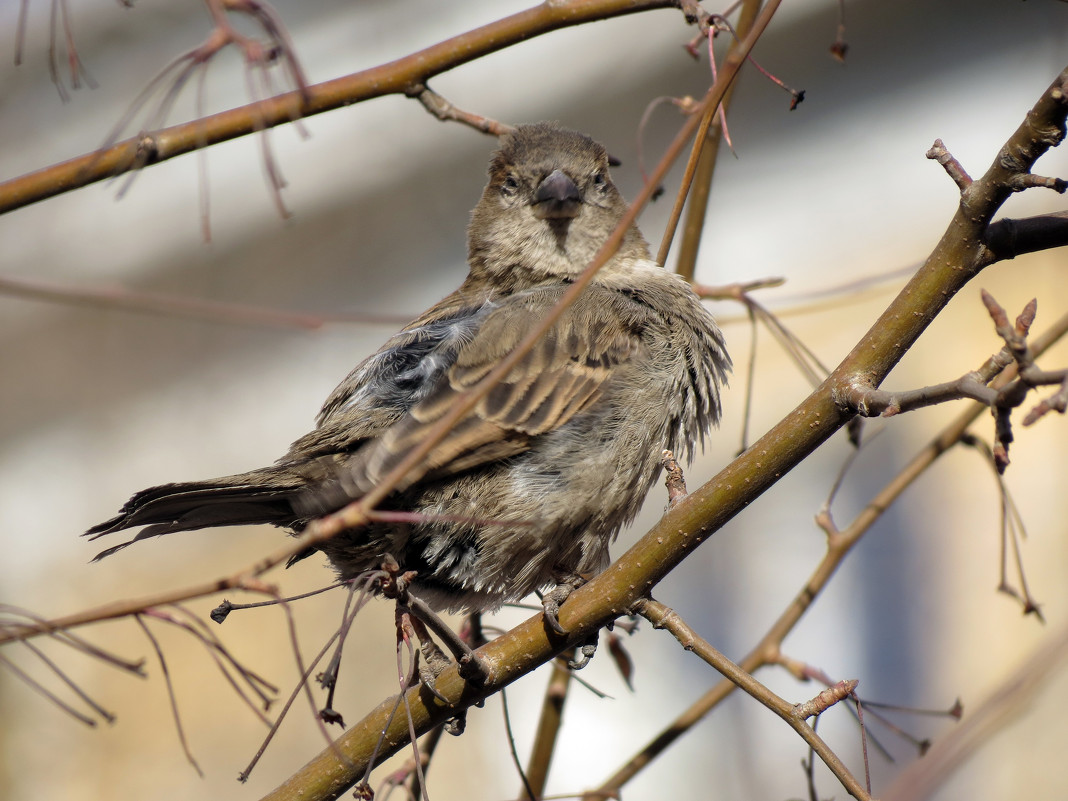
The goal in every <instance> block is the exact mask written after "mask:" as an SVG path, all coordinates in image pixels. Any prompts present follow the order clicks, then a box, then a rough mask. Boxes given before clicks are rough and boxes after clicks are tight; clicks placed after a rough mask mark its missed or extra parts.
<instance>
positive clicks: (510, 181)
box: [501, 175, 519, 196]
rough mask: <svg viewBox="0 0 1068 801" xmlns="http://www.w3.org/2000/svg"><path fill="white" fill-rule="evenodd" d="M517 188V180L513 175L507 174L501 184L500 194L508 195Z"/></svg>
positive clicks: (513, 192) (512, 193)
mask: <svg viewBox="0 0 1068 801" xmlns="http://www.w3.org/2000/svg"><path fill="white" fill-rule="evenodd" d="M518 189H519V181H517V180H516V179H515V176H514V175H509V176H508V177H506V178H505V179H504V182H503V183H502V184H501V194H502V195H508V196H511V195H514V194H515V193H516V190H518Z"/></svg>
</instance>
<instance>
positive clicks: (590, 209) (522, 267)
mask: <svg viewBox="0 0 1068 801" xmlns="http://www.w3.org/2000/svg"><path fill="white" fill-rule="evenodd" d="M626 208H627V206H626V201H624V200H623V197H622V196H621V195H620V194H619V190H618V189H616V187H615V185H614V184H613V183H612V179H611V176H610V175H609V172H608V153H607V152H606V151H605V149H604V148H603V147H602V146H601V145H599V144H598V143H597V142H595V141H593V140H592V139H590V138H589V137H588V136H585V135H583V134H580V133H577V132H575V131H569V130H567V129H565V128H561V127H560V126H559V125H557V124H556V123H548V122H539V123H534V124H531V125H520V126H518V127H517V128H515V129H514V130H513V131H512V132H511V133H509V134H506V135H505V136H503V137H502V138H501V145H500V148H499V149H498V150H497V152H496V153H494V154H493V158H492V159H491V160H490V166H489V183H487V184H486V188H485V190H484V191H483V192H482V199H481V200H480V201H479V203H478V205H477V206H476V207H475V210H474V211H473V212H472V215H471V225H470V227H469V228H468V259H469V261H470V264H471V277H472V278H476V279H491V280H493V281H494V282H495V283H497V284H498V285H501V284H503V285H511V286H513V287H514V288H517V289H518V288H523V287H524V286H530V285H535V284H540V283H544V282H546V281H552V280H560V279H567V278H573V277H575V276H577V275H578V274H579V273H581V272H582V271H583V270H584V269H585V268H586V265H587V264H589V262H590V260H591V259H592V258H593V256H594V254H595V253H596V252H597V250H598V249H599V248H600V247H601V245H602V244H603V243H604V241H605V239H606V238H607V237H608V235H609V234H610V233H611V232H612V229H613V228H615V226H616V224H617V223H618V222H619V220H620V218H621V217H622V216H623V214H624V212H625V211H626ZM627 258H630V259H633V258H648V248H647V246H646V244H645V241H644V240H643V239H642V237H641V234H640V233H638V230H637V228H634V227H633V226H632V227H631V229H630V230H629V231H628V232H627V235H626V237H625V239H624V242H623V245H622V247H621V248H620V251H619V254H618V255H617V257H616V259H617V260H618V259H627ZM608 269H610V266H609V268H608Z"/></svg>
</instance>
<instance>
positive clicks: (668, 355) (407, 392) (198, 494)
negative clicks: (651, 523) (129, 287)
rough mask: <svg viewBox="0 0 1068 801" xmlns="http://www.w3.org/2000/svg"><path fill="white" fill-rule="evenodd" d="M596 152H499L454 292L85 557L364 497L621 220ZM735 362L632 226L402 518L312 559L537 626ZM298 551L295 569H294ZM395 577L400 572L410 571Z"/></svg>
mask: <svg viewBox="0 0 1068 801" xmlns="http://www.w3.org/2000/svg"><path fill="white" fill-rule="evenodd" d="M608 167H609V158H608V154H607V152H606V151H605V148H604V147H602V146H601V145H599V144H598V143H597V142H595V141H593V140H592V139H591V138H589V137H588V136H585V135H583V134H581V133H577V132H575V131H570V130H567V129H565V128H562V127H560V126H559V125H558V124H556V123H546V122H540V123H534V124H529V125H520V126H518V127H516V128H514V129H513V130H512V131H511V132H510V133H508V134H506V135H504V136H503V137H502V138H501V140H500V143H499V149H498V150H497V151H496V152H495V153H494V154H493V156H492V159H491V161H490V165H489V181H488V183H487V184H486V187H485V190H484V191H483V193H482V197H481V199H480V200H479V202H478V205H477V206H476V207H475V209H474V211H473V212H472V215H471V222H470V225H469V227H468V263H469V268H470V269H469V273H468V275H467V278H466V280H465V281H464V282H463V284H462V285H461V286H460V287H459V289H457V290H456V291H455V292H453V293H452V294H451V295H449V296H448V297H446V298H445V299H444V300H442V301H441V302H439V303H437V304H436V305H435V306H433V307H432V308H431V309H429V310H428V311H426V312H425V313H424V314H423V315H422V316H420V317H419V318H418V319H417V320H415V321H414V322H412V323H411V324H409V325H408V326H407V327H405V328H404V329H403V330H402V331H400V333H398V334H396V335H395V336H393V337H392V338H391V339H389V340H388V341H387V342H386V343H385V345H383V346H382V348H381V349H380V350H379V351H378V352H376V353H375V354H373V355H372V356H370V357H368V358H367V359H365V360H364V361H363V362H361V363H360V364H359V365H358V366H357V367H356V368H355V369H354V370H353V371H352V372H351V373H350V374H349V375H348V376H347V377H346V378H345V379H344V380H343V381H342V382H341V384H340V385H338V387H337V388H336V389H335V390H334V391H333V393H332V394H331V395H330V397H328V398H327V400H326V403H325V404H324V406H323V408H322V411H320V412H319V416H318V418H317V425H316V427H315V429H314V430H313V431H311V432H310V433H308V434H306V435H305V436H303V437H301V438H300V439H298V440H297V441H296V442H294V443H293V445H292V446H291V447H290V449H289V451H288V452H287V453H286V454H285V455H284V456H283V457H282V458H281V459H279V460H278V461H277V462H276V463H275V464H273V465H270V466H268V467H262V468H259V469H256V470H252V471H250V472H247V473H241V474H238V475H233V476H225V477H223V478H215V479H210V480H207V481H194V482H188V483H177V484H164V485H162V486H158V487H150V488H149V489H145V490H142V491H141V492H138V493H137V494H136V495H134V496H133V497H132V498H131V499H130V500H129V501H128V502H127V503H126V504H125V506H123V507H122V509H121V510H120V511H119V513H118V515H116V516H115V517H113V518H112V519H110V520H107V521H105V522H103V523H100V524H99V525H97V526H94V527H93V528H91V529H90V530H89V531H87V532H86V535H88V536H90V537H92V538H93V539H95V538H97V537H101V536H104V535H106V534H111V533H113V532H116V531H120V530H123V529H130V528H135V527H139V526H140V527H142V528H141V530H140V532H139V533H138V534H137V535H136V536H135V537H133V539H131V540H129V541H128V542H125V543H122V544H119V545H115V546H113V547H111V548H109V549H107V550H105V551H103V552H102V553H101V554H99V555H98V556H97V557H96V558H97V559H100V558H103V557H104V556H108V555H110V554H112V553H114V552H116V551H118V550H120V549H122V548H124V547H126V546H127V545H129V544H131V543H132V542H135V541H138V540H143V539H146V538H149V537H155V536H159V535H161V534H169V533H171V532H173V531H184V530H192V529H201V528H208V527H215V526H234V525H248V524H257V523H270V524H272V525H275V526H279V527H281V528H284V529H288V530H289V531H291V532H293V533H294V534H296V535H299V533H300V532H301V531H302V530H303V529H304V528H305V526H307V524H308V523H309V521H311V520H313V519H315V518H316V517H318V516H321V515H323V514H326V513H329V512H332V511H335V510H337V509H339V508H341V507H342V506H344V505H345V504H347V503H348V502H350V501H352V500H355V499H358V498H360V497H361V496H362V495H363V494H364V493H366V492H367V491H368V490H369V489H370V488H371V487H373V486H375V485H376V483H378V482H379V481H380V480H381V479H382V478H383V477H384V476H385V475H387V474H388V473H389V472H390V471H391V470H392V469H393V468H394V467H395V466H396V465H397V464H398V463H399V462H400V461H401V460H402V459H403V458H404V457H405V456H406V454H408V453H409V452H410V450H411V449H412V448H413V447H415V446H416V445H417V444H418V443H420V442H421V441H422V440H423V438H424V437H425V436H426V433H427V431H428V430H429V429H430V428H431V427H432V426H433V425H434V423H435V422H436V421H437V420H439V419H440V418H441V417H442V415H444V414H445V413H446V411H447V410H448V409H449V408H450V406H451V405H452V404H453V403H454V401H455V399H456V398H457V396H458V395H460V394H461V393H463V392H464V391H466V390H468V389H469V388H471V387H473V386H474V385H475V384H477V383H478V382H479V381H480V380H481V379H482V378H483V377H484V376H486V374H487V373H489V372H490V371H491V370H492V369H493V368H494V366H495V365H497V364H498V363H499V362H500V361H501V360H502V359H503V358H504V357H505V356H507V355H508V354H509V353H510V352H511V351H512V350H513V349H515V347H516V346H517V344H518V343H519V342H520V341H521V340H522V338H523V337H524V335H525V334H526V333H527V332H528V331H530V330H531V328H532V327H533V326H536V325H537V324H538V323H539V321H540V320H542V319H543V318H544V316H545V315H546V314H547V312H548V311H549V310H550V309H552V308H553V307H554V306H555V305H556V304H557V302H558V301H559V300H560V298H561V296H562V295H563V294H564V292H565V291H566V290H567V288H568V286H569V284H571V283H572V282H573V281H574V280H575V279H576V278H577V277H578V276H579V274H580V273H582V272H583V270H585V268H586V267H587V265H588V264H589V263H590V261H591V260H592V259H593V257H594V254H595V253H596V252H597V251H598V249H599V248H600V247H601V245H602V244H603V243H604V241H605V239H606V238H607V237H608V235H609V234H610V233H611V231H612V230H613V229H614V228H615V227H616V225H617V223H618V222H619V221H620V219H621V218H622V217H623V214H624V213H625V211H626V208H627V207H626V202H625V201H624V199H623V197H622V196H621V195H620V193H619V191H618V190H617V189H616V187H615V185H614V184H613V183H612V180H611V177H610V175H609V171H608ZM730 367H731V361H730V358H729V356H728V355H727V351H726V348H725V345H724V340H723V336H722V334H721V332H720V330H719V328H717V326H716V323H715V321H714V320H713V318H712V315H711V314H710V313H709V312H708V310H707V309H705V308H704V306H703V305H702V304H701V302H700V300H699V299H698V297H697V296H696V295H695V294H694V292H693V290H692V289H691V288H690V286H689V284H687V283H686V282H685V281H684V280H683V279H681V278H679V277H678V276H676V275H673V274H671V273H669V272H667V271H665V270H664V269H662V268H661V267H660V266H659V265H657V264H656V263H655V262H654V261H652V260H651V258H650V255H649V248H648V245H647V244H646V242H645V240H644V239H643V238H642V235H641V233H640V232H639V231H638V229H637V227H635V226H631V227H630V228H629V229H628V230H627V231H626V234H625V236H624V238H623V241H622V244H621V246H620V247H619V249H618V251H617V252H616V254H615V255H614V256H613V257H612V258H611V259H610V260H609V261H608V262H607V263H606V264H605V265H604V266H603V267H602V268H601V270H600V271H599V272H598V273H597V274H596V276H595V277H594V279H593V282H592V283H591V284H590V285H589V286H588V287H587V288H586V289H585V290H584V291H583V292H582V293H581V294H580V295H579V297H578V299H577V300H576V301H575V302H574V303H573V304H572V305H571V306H570V307H568V308H567V310H566V311H565V312H564V313H563V315H562V316H561V317H560V318H559V319H558V320H557V321H556V323H555V324H553V326H552V327H551V329H550V330H549V331H548V332H547V333H546V334H545V336H543V337H542V338H541V340H540V341H539V343H538V344H537V345H536V346H535V347H534V348H533V349H532V350H531V351H530V352H529V353H527V354H526V355H525V356H523V358H522V359H521V360H520V361H519V362H518V363H517V364H516V365H515V366H514V367H513V368H512V369H511V371H510V372H508V374H507V375H506V376H505V377H504V378H503V379H502V380H501V381H500V382H499V383H497V385H496V386H494V387H493V388H492V389H491V390H490V391H489V393H488V394H487V395H486V396H485V397H483V398H482V400H480V401H479V402H478V404H477V405H476V406H475V407H474V408H473V409H472V410H471V411H470V412H469V413H468V414H467V415H466V416H465V417H463V418H462V419H461V420H460V421H459V422H458V423H457V424H456V425H455V426H454V427H453V428H452V430H451V431H450V432H449V433H448V434H447V435H446V436H445V438H444V439H442V440H441V441H440V442H439V443H438V444H436V445H435V446H434V447H433V448H432V449H431V450H430V452H429V453H428V454H427V456H426V457H425V459H423V460H422V463H421V464H420V466H419V467H418V468H416V469H414V470H413V471H411V472H409V473H408V475H407V477H406V478H405V479H404V480H403V481H401V482H400V483H399V484H398V485H397V487H396V488H395V489H394V490H393V491H392V493H391V494H390V495H389V496H388V497H387V498H386V499H385V501H384V502H383V503H382V504H381V505H380V509H382V510H393V511H400V512H404V513H407V514H405V515H403V516H395V517H397V518H401V519H400V522H398V521H396V520H391V521H385V520H375V521H373V522H370V523H368V524H367V525H364V526H361V527H358V528H353V529H349V530H345V531H343V532H341V533H340V534H338V535H337V536H335V537H334V538H332V539H330V540H328V541H325V542H322V543H319V544H317V545H316V546H315V548H316V549H317V550H319V551H321V552H322V553H323V554H324V555H325V556H326V557H327V559H328V560H329V561H330V563H331V564H332V566H333V568H334V570H335V571H336V572H337V574H338V576H339V578H340V579H342V580H345V579H353V578H355V577H357V576H359V575H361V574H364V573H365V572H367V571H369V570H376V569H379V568H380V566H381V565H383V564H394V565H395V566H397V567H399V568H400V569H401V570H403V571H414V579H413V580H412V581H411V585H410V587H411V591H412V592H413V593H414V594H416V595H417V596H418V597H419V598H421V599H423V600H424V601H426V602H427V603H428V604H429V605H430V606H431V607H432V608H433V609H435V610H437V611H450V612H460V611H465V612H478V611H492V610H494V609H496V608H498V607H500V606H501V605H502V604H503V603H506V602H510V601H516V600H518V599H520V598H522V597H524V596H527V595H529V594H531V593H533V592H535V591H541V590H549V593H548V594H547V595H546V596H544V603H545V607H546V612H547V615H546V620H547V623H549V625H550V626H551V627H552V628H554V629H555V630H557V631H562V629H561V628H560V625H559V623H558V621H557V619H556V612H557V610H558V609H559V603H560V602H562V600H563V599H564V598H566V595H567V593H568V592H570V590H571V589H572V588H574V587H575V586H578V585H579V584H581V583H582V582H583V580H585V579H586V578H588V577H590V576H591V575H593V574H596V573H598V572H600V571H601V570H603V569H604V568H605V567H606V566H607V564H608V547H609V543H610V541H611V540H612V539H613V538H614V537H615V535H616V534H617V533H618V531H619V530H620V528H621V527H622V526H623V525H624V524H626V523H628V522H629V521H631V520H632V519H633V518H634V516H635V515H636V514H637V512H638V510H639V508H640V507H641V505H642V502H643V500H644V499H645V496H646V494H647V493H648V491H649V489H650V487H651V486H652V484H653V482H654V481H655V480H656V478H657V476H658V474H659V472H660V459H661V453H662V451H663V450H664V449H669V450H672V451H674V452H675V453H677V454H684V455H685V456H686V457H687V459H690V458H692V455H693V452H694V449H695V447H696V445H697V444H701V445H703V444H704V441H705V438H706V437H707V435H708V434H709V432H710V429H711V427H712V426H713V424H715V423H717V422H718V420H719V416H720V388H721V387H722V386H723V385H725V382H726V379H727V375H728V373H729V371H730ZM302 555H304V554H302ZM409 575H410V574H409Z"/></svg>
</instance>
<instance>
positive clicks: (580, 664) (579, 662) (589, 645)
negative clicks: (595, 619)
mask: <svg viewBox="0 0 1068 801" xmlns="http://www.w3.org/2000/svg"><path fill="white" fill-rule="evenodd" d="M600 633H601V632H600V631H599V630H598V631H595V632H593V634H591V635H590V636H589V637H588V638H587V639H586V641H585V642H584V643H582V645H580V646H579V647H578V652H577V654H576V657H575V658H574V659H569V660H567V666H568V667H569V668H571V669H572V670H582V669H583V668H584V667H586V665H588V664H589V663H590V660H591V659H593V655H594V654H595V653H597V637H598V635H599V634H600Z"/></svg>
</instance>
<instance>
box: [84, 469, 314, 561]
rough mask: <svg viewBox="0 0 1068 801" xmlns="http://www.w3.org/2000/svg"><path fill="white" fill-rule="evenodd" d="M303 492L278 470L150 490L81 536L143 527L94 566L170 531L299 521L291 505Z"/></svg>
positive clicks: (290, 476) (296, 479)
mask: <svg viewBox="0 0 1068 801" xmlns="http://www.w3.org/2000/svg"><path fill="white" fill-rule="evenodd" d="M304 487H305V483H304V481H302V480H301V479H300V477H299V476H296V475H293V474H291V473H288V474H287V473H285V472H283V471H281V470H279V469H277V468H274V469H270V470H266V471H264V470H255V471H252V472H250V473H242V474H240V475H236V476H226V477H223V478H217V479H210V480H208V481H194V482H188V483H183V484H163V485H161V486H158V487H149V488H148V489H145V490H142V491H141V492H138V493H137V494H136V495H134V496H133V497H132V498H130V500H128V501H127V502H126V504H125V505H124V506H123V507H122V509H120V510H119V513H118V514H117V515H116V516H115V517H113V518H111V519H110V520H105V521H104V522H103V523H100V524H98V525H96V526H93V527H92V528H91V529H89V530H88V531H86V532H85V535H84V536H87V537H89V538H90V539H91V540H95V539H97V538H98V537H103V536H104V535H106V534H111V533H113V532H116V531H122V530H124V529H129V528H136V527H137V526H144V528H143V529H141V531H139V532H138V533H137V535H136V536H135V537H133V538H132V539H131V540H129V541H127V542H124V543H121V544H119V545H115V546H112V547H111V548H108V549H107V550H104V551H101V552H100V553H99V554H97V555H96V557H94V559H93V561H94V562H95V561H97V560H99V559H103V558H104V557H105V556H110V555H111V554H113V553H115V552H116V551H120V550H122V549H123V548H125V547H126V546H127V545H130V544H132V543H134V542H137V541H138V540H143V539H148V538H149V537H158V536H160V535H161V534H170V533H171V532H173V531H192V530H194V529H199V528H209V527H215V526H241V525H254V524H258V523H271V524H273V525H277V526H288V525H292V524H294V523H296V522H297V521H298V520H299V519H300V518H301V515H299V514H298V513H296V512H295V511H294V500H295V498H296V496H297V495H298V494H300V492H301V491H302V490H303V489H304Z"/></svg>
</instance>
